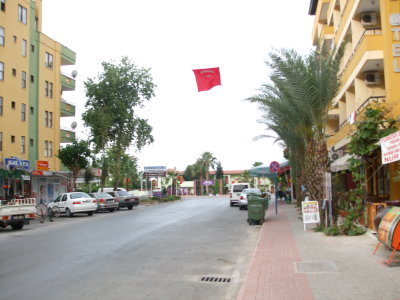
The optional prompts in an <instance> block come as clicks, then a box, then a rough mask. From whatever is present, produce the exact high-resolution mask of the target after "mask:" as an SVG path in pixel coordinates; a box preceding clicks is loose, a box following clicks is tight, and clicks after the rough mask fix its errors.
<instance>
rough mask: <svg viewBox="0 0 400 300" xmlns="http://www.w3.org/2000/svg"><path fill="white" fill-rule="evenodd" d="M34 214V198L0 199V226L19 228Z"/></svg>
mask: <svg viewBox="0 0 400 300" xmlns="http://www.w3.org/2000/svg"><path fill="white" fill-rule="evenodd" d="M35 215H36V198H25V199H12V200H10V201H7V200H0V228H5V227H7V226H8V225H10V226H11V228H12V229H14V230H19V229H22V228H23V227H24V225H25V224H29V221H30V220H33V219H34V218H35Z"/></svg>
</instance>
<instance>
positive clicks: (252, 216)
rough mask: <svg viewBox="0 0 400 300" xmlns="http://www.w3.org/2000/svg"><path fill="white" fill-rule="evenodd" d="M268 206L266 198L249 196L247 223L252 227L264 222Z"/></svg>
mask: <svg viewBox="0 0 400 300" xmlns="http://www.w3.org/2000/svg"><path fill="white" fill-rule="evenodd" d="M266 205H267V201H266V200H265V199H264V198H261V197H258V196H252V195H248V196H247V212H248V218H247V222H248V223H249V224H250V225H252V224H254V223H258V224H262V223H263V222H264V218H265V209H266V207H267V206H266Z"/></svg>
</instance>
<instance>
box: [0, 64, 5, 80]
mask: <svg viewBox="0 0 400 300" xmlns="http://www.w3.org/2000/svg"><path fill="white" fill-rule="evenodd" d="M0 80H4V63H3V62H1V61H0Z"/></svg>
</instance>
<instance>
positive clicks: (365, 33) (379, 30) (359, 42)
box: [339, 28, 382, 77]
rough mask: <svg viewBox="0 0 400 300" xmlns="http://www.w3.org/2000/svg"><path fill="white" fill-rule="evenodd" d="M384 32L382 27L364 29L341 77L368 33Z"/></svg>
mask: <svg viewBox="0 0 400 300" xmlns="http://www.w3.org/2000/svg"><path fill="white" fill-rule="evenodd" d="M378 34H382V29H381V28H366V29H364V32H363V34H362V35H361V37H360V39H359V40H358V42H357V44H356V46H355V48H354V49H353V51H352V52H351V55H350V56H349V58H348V60H347V62H346V65H345V66H344V68H343V70H342V71H341V72H340V74H339V77H342V75H343V74H344V73H345V72H346V70H347V68H348V67H349V65H350V63H351V61H352V60H353V57H354V55H355V54H356V52H357V50H358V48H360V45H361V43H362V42H363V41H364V38H365V36H366V35H378Z"/></svg>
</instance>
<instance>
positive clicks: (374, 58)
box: [309, 0, 400, 203]
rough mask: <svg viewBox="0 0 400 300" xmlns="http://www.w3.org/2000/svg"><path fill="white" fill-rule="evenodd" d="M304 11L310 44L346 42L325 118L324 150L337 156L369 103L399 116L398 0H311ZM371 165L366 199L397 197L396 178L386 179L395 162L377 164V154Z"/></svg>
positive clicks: (399, 194) (399, 192)
mask: <svg viewBox="0 0 400 300" xmlns="http://www.w3.org/2000/svg"><path fill="white" fill-rule="evenodd" d="M309 14H310V15H315V21H314V26H313V31H312V38H313V43H314V45H316V44H317V43H318V42H319V41H321V42H322V43H326V44H327V45H328V46H330V47H333V46H338V45H341V44H342V43H344V42H346V48H345V54H344V58H343V61H342V66H341V69H340V76H341V87H340V90H339V92H338V94H337V96H336V97H335V99H333V106H332V109H331V110H330V112H329V120H328V122H327V133H328V135H329V136H330V138H329V139H328V147H329V149H330V154H331V155H334V156H335V158H336V159H340V158H341V157H342V156H344V155H346V147H347V144H348V143H349V141H350V136H351V133H352V132H353V131H354V130H355V127H354V121H355V120H359V118H360V117H361V116H362V115H363V113H364V111H365V108H366V106H367V105H368V104H369V103H371V102H379V103H384V105H385V106H386V107H387V108H390V109H391V113H392V116H393V117H394V118H395V119H397V120H398V121H400V106H399V100H400V84H399V83H400V0H311V1H310V8H309ZM343 162H345V160H343ZM374 164H375V166H374V168H371V169H373V170H375V171H376V170H377V171H376V172H375V171H374V172H369V170H367V175H368V176H367V177H368V180H367V190H368V197H367V200H368V201H371V203H376V202H381V203H382V202H383V203H384V202H386V201H388V200H397V199H400V183H399V182H394V181H393V180H392V178H393V176H394V174H395V171H396V170H397V168H398V162H394V163H390V164H385V165H382V163H381V160H380V157H377V159H376V162H374ZM345 169H346V167H345V166H344V167H342V168H341V167H340V166H339V168H338V170H345ZM367 169H368V168H367Z"/></svg>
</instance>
